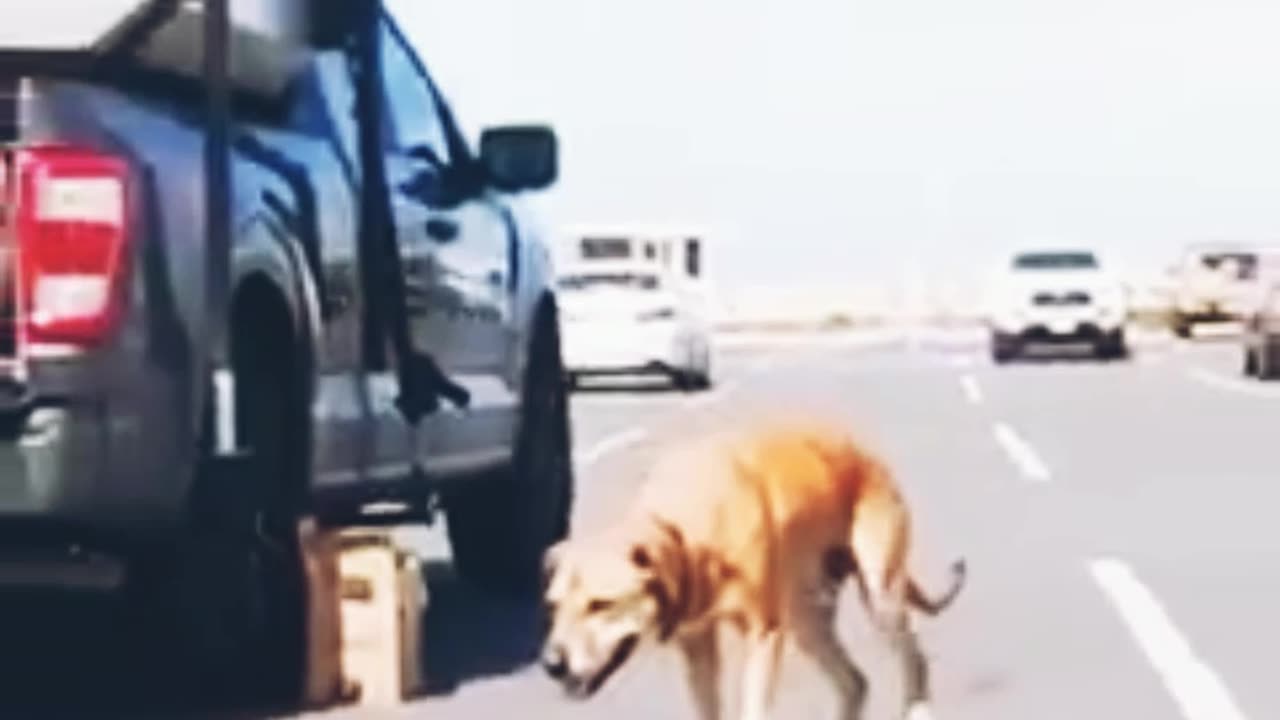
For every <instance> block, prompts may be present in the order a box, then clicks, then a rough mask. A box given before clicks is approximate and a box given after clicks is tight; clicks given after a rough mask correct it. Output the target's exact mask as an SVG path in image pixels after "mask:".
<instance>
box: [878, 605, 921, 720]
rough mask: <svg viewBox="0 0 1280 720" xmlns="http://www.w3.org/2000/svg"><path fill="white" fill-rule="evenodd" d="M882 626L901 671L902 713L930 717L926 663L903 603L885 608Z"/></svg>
mask: <svg viewBox="0 0 1280 720" xmlns="http://www.w3.org/2000/svg"><path fill="white" fill-rule="evenodd" d="M879 624H880V625H881V627H882V628H884V629H885V631H886V633H887V635H888V638H889V643H890V645H891V646H892V648H893V652H894V653H895V654H896V655H897V657H898V663H899V667H900V668H901V672H902V691H903V697H902V715H903V717H904V718H908V719H909V720H916V719H917V718H927V717H929V714H928V710H927V706H928V702H929V663H928V660H927V659H926V658H925V655H924V651H923V650H922V649H921V647H920V639H919V637H918V636H917V635H916V632H915V629H914V628H913V627H912V626H911V617H910V616H909V615H908V614H907V609H906V606H905V605H898V606H897V609H895V610H892V611H888V612H887V613H886V615H885V616H884V617H882V618H881V621H880V623H879Z"/></svg>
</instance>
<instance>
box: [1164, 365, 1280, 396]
mask: <svg viewBox="0 0 1280 720" xmlns="http://www.w3.org/2000/svg"><path fill="white" fill-rule="evenodd" d="M1187 376H1188V377H1190V378H1191V379H1192V380H1195V381H1196V382H1198V383H1200V384H1202V385H1206V386H1208V387H1211V388H1214V389H1216V390H1225V391H1227V392H1233V393H1239V394H1241V395H1252V396H1254V397H1265V398H1280V387H1276V386H1274V385H1264V384H1263V381H1261V380H1257V379H1253V378H1250V379H1248V380H1246V379H1244V378H1236V377H1230V376H1227V375H1221V374H1219V373H1216V372H1214V371H1212V370H1206V369H1204V368H1200V367H1193V368H1188V369H1187Z"/></svg>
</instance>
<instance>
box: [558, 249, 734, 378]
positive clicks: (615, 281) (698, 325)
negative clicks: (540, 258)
mask: <svg viewBox="0 0 1280 720" xmlns="http://www.w3.org/2000/svg"><path fill="white" fill-rule="evenodd" d="M559 297H560V306H561V323H562V329H561V338H562V342H563V345H564V364H565V369H566V371H567V372H568V375H569V379H570V382H571V383H573V384H576V382H577V380H578V379H579V378H581V377H583V376H588V375H644V374H660V375H664V376H667V377H669V378H671V381H672V383H673V384H675V386H676V387H678V388H680V389H684V390H700V389H705V388H708V387H710V386H711V352H712V351H711V331H710V324H709V323H708V321H707V318H706V316H705V312H704V309H705V308H704V303H703V302H702V300H703V298H701V297H700V294H699V292H698V288H697V287H694V286H690V285H689V284H687V283H683V282H681V281H680V278H679V276H678V275H676V274H675V273H669V272H664V271H662V270H661V269H660V268H658V267H656V266H652V265H646V264H640V263H625V262H622V263H608V264H605V263H599V262H596V263H590V264H589V265H588V266H585V267H584V266H577V267H572V266H571V267H568V268H565V269H564V270H563V271H562V272H561V274H560V280H559Z"/></svg>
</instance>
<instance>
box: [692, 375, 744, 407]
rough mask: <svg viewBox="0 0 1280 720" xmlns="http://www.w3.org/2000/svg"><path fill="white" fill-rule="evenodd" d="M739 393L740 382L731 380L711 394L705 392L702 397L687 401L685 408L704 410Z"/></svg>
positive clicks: (698, 396) (696, 396)
mask: <svg viewBox="0 0 1280 720" xmlns="http://www.w3.org/2000/svg"><path fill="white" fill-rule="evenodd" d="M737 391H738V382H737V381H736V380H730V381H728V382H726V383H724V384H723V385H721V386H720V387H718V388H716V389H715V390H712V391H710V392H704V393H702V394H700V395H694V396H693V397H691V398H689V399H688V400H685V401H684V407H685V409H687V410H695V409H697V408H704V407H707V406H709V405H712V404H714V403H718V402H722V401H723V400H724V399H725V398H727V397H729V396H730V395H732V394H733V393H735V392H737Z"/></svg>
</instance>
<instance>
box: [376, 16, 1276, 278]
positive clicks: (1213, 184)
mask: <svg viewBox="0 0 1280 720" xmlns="http://www.w3.org/2000/svg"><path fill="white" fill-rule="evenodd" d="M391 2H392V5H393V6H394V7H396V8H397V10H398V11H399V14H400V15H401V16H402V17H403V18H404V19H405V23H406V25H407V26H408V29H409V31H410V32H411V34H412V35H413V36H414V37H415V38H416V39H417V40H418V41H419V42H420V43H421V50H422V52H423V54H424V55H425V56H426V58H427V60H428V62H429V63H430V64H431V65H432V66H433V67H434V68H435V72H436V74H437V75H439V81H440V82H441V83H442V84H443V85H444V86H445V88H446V89H447V90H448V91H449V92H450V93H451V94H452V96H453V97H454V98H455V104H456V105H457V110H458V113H459V114H460V115H461V116H462V117H463V118H464V120H465V121H466V122H467V123H468V124H469V125H472V126H476V125H480V124H485V123H492V122H501V121H504V120H510V119H548V120H551V121H553V122H555V123H556V124H557V126H558V127H559V128H560V130H561V133H562V134H563V136H564V144H565V158H564V159H565V164H566V167H565V177H564V182H563V184H562V185H561V186H560V188H559V189H558V190H557V192H556V195H555V196H554V198H553V199H554V200H555V201H556V208H557V216H558V217H560V218H561V219H564V220H572V219H578V218H580V217H587V218H597V217H600V218H609V217H611V216H613V215H615V214H616V215H617V216H619V217H638V216H646V217H647V216H648V215H649V214H656V215H659V216H663V217H669V216H677V217H678V216H681V215H694V216H702V215H706V216H710V217H717V218H720V219H722V220H725V221H728V222H732V223H734V224H735V225H736V226H737V227H738V228H739V230H740V232H739V234H738V236H737V237H734V238H732V241H733V244H734V247H733V249H728V248H726V249H725V250H722V251H720V253H718V259H720V260H721V261H722V263H723V264H722V265H721V267H720V270H721V271H722V272H721V277H722V278H723V279H724V280H725V281H726V282H729V283H732V284H741V283H749V282H757V281H772V282H787V283H823V284H830V283H839V282H842V281H844V280H845V279H846V278H848V279H850V280H853V281H857V282H863V281H867V280H872V279H874V280H879V279H884V278H885V277H887V275H886V274H889V275H888V276H889V277H893V278H898V277H901V274H902V272H903V268H904V267H906V266H907V265H908V260H909V259H910V258H911V257H912V256H913V255H915V256H918V257H920V258H922V265H923V266H924V268H925V270H926V271H927V272H928V273H929V274H930V276H935V275H945V274H947V273H948V272H951V271H952V269H953V268H954V269H963V270H964V271H965V272H968V268H970V267H972V266H973V264H974V263H973V261H974V260H976V259H978V258H982V259H986V258H988V257H990V256H991V254H992V253H993V252H997V253H998V252H999V251H1001V250H1002V249H1003V248H1006V247H1009V246H1012V245H1016V244H1019V243H1032V242H1039V241H1040V238H1049V239H1050V240H1048V241H1049V242H1056V243H1059V244H1090V245H1094V246H1098V247H1101V248H1102V249H1104V250H1106V251H1108V252H1109V253H1110V255H1111V256H1113V257H1114V258H1115V259H1116V260H1117V261H1119V262H1123V263H1127V264H1130V265H1140V266H1149V267H1152V268H1159V267H1160V266H1162V265H1163V264H1165V263H1166V259H1167V258H1171V256H1172V254H1173V253H1174V252H1176V250H1177V248H1178V246H1179V245H1180V244H1182V243H1184V242H1188V241H1193V240H1201V239H1213V238H1240V239H1245V240H1254V241H1266V240H1269V239H1272V238H1274V239H1277V240H1280V42H1277V41H1276V38H1277V37H1280V3H1276V2H1274V0H1272V1H1270V2H1267V1H1264V0H1257V1H1249V0H1200V1H1195V0H1069V1H1068V0H1056V1H1055V0H1038V1H1036V2H1031V1H1028V0H968V1H967V2H955V1H954V0H876V1H869V0H862V1H860V0H786V1H785V2H784V1H783V0H768V1H766V0H754V1H752V0H736V1H734V0H644V1H639V0H539V1H538V2H529V0H468V1H467V2H465V3H460V2H455V1H454V0H391Z"/></svg>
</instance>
